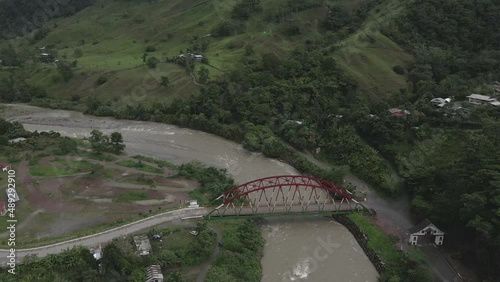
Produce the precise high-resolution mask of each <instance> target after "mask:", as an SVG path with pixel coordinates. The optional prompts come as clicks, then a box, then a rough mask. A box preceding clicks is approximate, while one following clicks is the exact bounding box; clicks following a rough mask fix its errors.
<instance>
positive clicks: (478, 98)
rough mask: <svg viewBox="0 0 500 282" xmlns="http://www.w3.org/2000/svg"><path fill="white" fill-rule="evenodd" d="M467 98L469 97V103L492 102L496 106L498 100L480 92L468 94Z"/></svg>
mask: <svg viewBox="0 0 500 282" xmlns="http://www.w3.org/2000/svg"><path fill="white" fill-rule="evenodd" d="M467 98H469V103H471V104H474V105H485V104H492V105H493V106H496V104H497V102H498V101H497V99H495V98H492V97H490V96H485V95H480V94H470V95H469V96H467Z"/></svg>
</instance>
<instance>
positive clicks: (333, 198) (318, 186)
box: [205, 175, 366, 219]
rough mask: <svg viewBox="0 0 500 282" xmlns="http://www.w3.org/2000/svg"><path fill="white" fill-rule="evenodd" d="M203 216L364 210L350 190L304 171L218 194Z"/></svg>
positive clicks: (259, 181)
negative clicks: (208, 210) (212, 205)
mask: <svg viewBox="0 0 500 282" xmlns="http://www.w3.org/2000/svg"><path fill="white" fill-rule="evenodd" d="M221 199H222V204H220V205H219V206H218V207H217V208H215V209H214V210H212V211H211V212H210V213H209V214H208V215H206V216H205V218H206V219H212V218H223V217H232V218H234V217H251V216H254V217H264V216H277V215H298V214H303V215H311V214H331V213H337V214H339V213H352V212H360V211H363V210H366V208H365V207H364V206H363V205H362V204H361V203H359V202H358V201H356V200H355V199H354V198H353V195H352V193H351V192H350V191H349V190H347V189H345V188H343V187H342V186H340V185H337V184H334V183H332V182H329V181H326V180H323V179H319V178H315V177H311V176H304V175H281V176H271V177H265V178H261V179H257V180H253V181H250V182H247V183H244V184H241V185H238V186H236V187H234V188H232V189H230V190H228V191H226V192H224V193H223V194H222V195H220V196H219V197H218V198H217V199H216V200H221Z"/></svg>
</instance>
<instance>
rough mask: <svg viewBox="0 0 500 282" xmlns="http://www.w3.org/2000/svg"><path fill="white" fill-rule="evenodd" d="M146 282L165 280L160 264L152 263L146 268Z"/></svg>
mask: <svg viewBox="0 0 500 282" xmlns="http://www.w3.org/2000/svg"><path fill="white" fill-rule="evenodd" d="M146 282H163V274H162V272H161V267H160V266H159V265H156V264H154V265H150V266H149V267H148V269H147V270H146Z"/></svg>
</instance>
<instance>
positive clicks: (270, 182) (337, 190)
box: [222, 175, 352, 204]
mask: <svg viewBox="0 0 500 282" xmlns="http://www.w3.org/2000/svg"><path fill="white" fill-rule="evenodd" d="M283 187H295V191H294V193H296V192H297V191H299V190H298V188H299V187H304V188H306V189H312V190H313V192H316V189H320V190H325V191H328V192H329V193H330V194H333V195H338V196H340V197H342V198H343V199H346V200H351V199H352V195H351V193H350V192H349V191H348V190H347V189H345V188H343V187H342V186H340V185H337V184H334V183H331V182H329V181H326V180H323V179H318V178H315V177H310V176H304V175H280V176H270V177H265V178H260V179H256V180H253V181H249V182H247V183H243V184H241V185H238V186H236V187H234V188H232V189H231V190H228V191H226V192H224V194H223V195H222V196H223V203H224V204H229V203H232V202H234V201H235V200H237V199H241V198H245V197H247V196H248V194H250V193H252V192H256V191H262V190H270V189H276V188H278V189H279V190H281V189H282V188H283ZM273 194H274V190H273ZM282 194H283V192H282ZM299 194H300V191H299ZM264 196H265V197H266V200H267V201H266V202H268V203H269V199H267V195H266V194H265V193H264ZM261 197H262V193H261V195H260V198H261ZM293 198H295V195H294V196H293ZM260 200H261V199H259V202H260ZM271 200H272V199H271Z"/></svg>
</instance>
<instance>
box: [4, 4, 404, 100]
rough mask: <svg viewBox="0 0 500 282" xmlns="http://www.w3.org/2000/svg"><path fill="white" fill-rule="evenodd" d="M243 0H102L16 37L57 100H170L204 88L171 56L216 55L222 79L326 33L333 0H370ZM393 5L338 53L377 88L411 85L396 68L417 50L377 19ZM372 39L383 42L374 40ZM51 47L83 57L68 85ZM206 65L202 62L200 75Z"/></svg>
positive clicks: (213, 73) (40, 82)
mask: <svg viewBox="0 0 500 282" xmlns="http://www.w3.org/2000/svg"><path fill="white" fill-rule="evenodd" d="M240 2H241V1H238V0H225V1H213V0H208V1H202V0H190V1H181V0H169V1H166V0H163V1H162V0H159V1H150V2H145V1H141V2H136V1H126V0H118V1H116V0H115V1H113V0H98V1H96V3H95V4H94V5H93V6H90V7H88V8H86V9H83V10H82V11H80V12H78V13H76V14H74V15H72V16H69V17H66V18H55V19H52V20H51V21H49V22H48V23H47V24H46V28H47V32H46V34H44V36H41V37H42V39H41V40H39V41H35V40H32V39H30V40H28V39H29V38H30V37H33V36H34V35H35V34H36V32H34V33H33V34H31V35H30V36H28V37H26V38H18V39H17V40H13V41H11V43H12V44H14V46H16V50H23V52H25V53H26V52H28V53H29V57H31V58H32V61H33V63H34V65H33V66H32V68H25V69H28V71H29V77H30V79H29V80H28V82H29V83H30V84H34V85H37V86H41V87H43V88H45V89H46V90H47V93H48V95H49V96H50V97H52V98H57V99H59V98H63V99H70V98H72V99H73V100H75V101H76V100H78V99H80V98H84V97H87V96H89V95H95V96H97V97H100V98H101V99H102V100H108V101H113V102H119V103H120V104H129V103H135V102H138V101H148V102H151V101H162V102H168V101H171V100H172V99H173V98H177V97H186V96H189V95H190V94H192V93H194V92H197V90H198V89H199V86H198V85H197V83H196V82H194V81H193V79H192V77H191V75H190V73H189V71H187V70H186V69H185V68H184V67H183V66H180V65H177V64H174V63H166V59H167V58H172V57H176V56H178V55H179V54H180V53H185V52H186V51H187V50H199V51H201V53H203V55H204V56H205V58H207V59H208V64H206V65H204V67H206V68H207V69H208V71H209V77H211V78H214V77H217V76H220V75H221V74H223V73H224V72H230V71H231V70H233V69H236V68H238V65H240V64H241V63H242V60H244V59H246V58H247V57H248V55H249V54H253V53H256V54H260V53H266V52H273V53H275V54H278V55H281V54H284V53H285V52H287V51H290V50H293V48H295V47H297V46H301V45H303V44H304V42H306V41H321V40H325V36H327V35H328V32H327V31H326V30H325V28H324V21H325V20H326V18H327V15H328V6H327V5H332V4H339V5H342V6H345V7H346V9H352V10H353V11H354V10H355V9H357V8H358V7H359V6H360V5H362V4H364V3H366V2H369V1H368V0H359V1H344V0H332V1H321V0H303V1H289V0H279V1H271V0H262V1H261V4H260V5H261V7H262V10H261V11H259V12H256V13H253V14H251V15H250V16H249V17H248V18H246V19H244V20H240V19H238V18H236V19H235V16H234V12H233V9H234V7H235V5H237V4H238V3H240ZM290 3H293V4H290ZM397 3H398V1H390V3H389V4H391V5H394V4H397ZM290 7H292V8H290ZM392 9H393V7H392V6H390V5H386V4H382V5H380V7H379V8H377V11H378V12H375V11H373V12H371V13H370V15H369V17H368V21H367V22H366V23H365V24H364V26H363V28H362V29H361V30H359V31H358V32H356V33H354V34H353V35H351V36H350V37H348V38H347V39H345V40H344V41H343V42H342V43H341V44H340V46H339V48H340V49H339V50H338V51H337V53H336V54H335V55H334V57H335V58H336V59H337V60H338V61H339V63H340V64H341V65H342V66H343V67H344V68H345V69H346V70H347V71H348V72H349V73H350V74H351V75H353V77H355V78H356V80H357V81H358V82H359V83H360V85H361V86H362V89H363V90H370V93H375V94H380V93H389V92H397V91H399V89H400V88H405V77H404V76H400V75H397V74H395V73H394V72H393V71H392V67H393V66H395V65H403V66H408V65H409V64H411V62H412V58H411V56H408V55H406V54H405V53H404V52H402V51H401V49H400V48H399V47H398V46H397V45H396V44H394V43H393V42H392V41H390V40H389V39H387V38H386V37H384V36H383V35H382V34H380V32H379V31H378V30H379V29H380V26H379V25H378V22H380V21H387V20H390V18H391V14H388V13H385V12H386V11H388V10H392ZM222 24H227V25H229V26H230V28H231V30H230V32H229V34H223V36H222V35H220V36H216V35H217V34H212V33H214V32H215V33H217V31H218V30H220V29H221V27H220V26H221V25H222ZM367 36H370V37H373V38H375V41H370V42H368V41H366V38H367ZM3 44H5V42H3ZM42 46H49V47H53V53H54V54H55V58H56V59H59V60H64V61H68V62H73V61H76V62H75V64H76V67H75V68H74V72H75V75H74V76H73V78H72V79H71V80H69V82H65V81H63V80H62V79H61V78H60V75H59V73H58V71H57V69H56V68H55V67H54V65H52V64H40V63H38V61H39V56H40V51H39V50H37V48H39V47H42ZM147 46H152V47H154V51H151V52H148V53H147V56H148V57H156V58H158V59H159V61H160V64H159V67H158V68H157V69H154V70H153V69H148V68H147V67H145V64H144V62H143V56H144V55H143V54H144V52H145V50H146V47H147ZM200 66H201V64H196V65H195V68H194V74H195V75H198V71H199V69H200ZM162 76H165V77H168V79H169V81H170V84H169V85H168V87H165V86H162V85H161V77H162ZM100 77H105V78H106V79H107V81H106V82H105V83H104V84H102V85H99V83H96V82H97V80H98V79H99V78H100ZM384 96H385V95H384Z"/></svg>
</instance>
